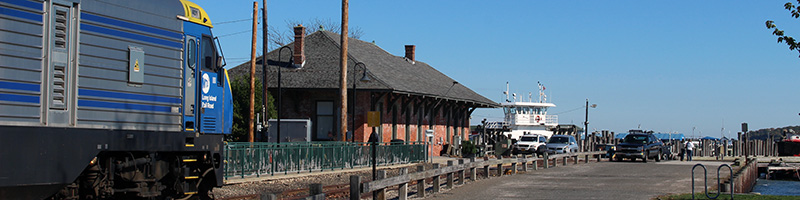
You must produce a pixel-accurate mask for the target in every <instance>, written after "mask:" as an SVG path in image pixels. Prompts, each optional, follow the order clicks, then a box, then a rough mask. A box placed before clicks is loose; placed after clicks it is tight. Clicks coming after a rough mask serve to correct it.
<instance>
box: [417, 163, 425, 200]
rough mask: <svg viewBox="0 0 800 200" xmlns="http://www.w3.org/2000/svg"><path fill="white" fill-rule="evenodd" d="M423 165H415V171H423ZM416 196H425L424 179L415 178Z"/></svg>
mask: <svg viewBox="0 0 800 200" xmlns="http://www.w3.org/2000/svg"><path fill="white" fill-rule="evenodd" d="M424 171H425V166H423V165H420V166H417V172H424ZM417 197H420V198H422V197H425V179H424V178H423V179H420V180H417Z"/></svg>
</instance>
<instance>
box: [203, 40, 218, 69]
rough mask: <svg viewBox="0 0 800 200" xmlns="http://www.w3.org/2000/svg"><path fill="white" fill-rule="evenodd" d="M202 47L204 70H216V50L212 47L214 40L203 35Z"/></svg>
mask: <svg viewBox="0 0 800 200" xmlns="http://www.w3.org/2000/svg"><path fill="white" fill-rule="evenodd" d="M201 45H202V46H201V47H200V48H202V53H203V54H202V56H203V57H201V59H202V62H203V63H202V64H203V70H204V71H216V68H217V67H216V65H217V62H216V58H217V52H216V49H214V42H213V41H212V40H211V37H208V36H203V40H202V41H201Z"/></svg>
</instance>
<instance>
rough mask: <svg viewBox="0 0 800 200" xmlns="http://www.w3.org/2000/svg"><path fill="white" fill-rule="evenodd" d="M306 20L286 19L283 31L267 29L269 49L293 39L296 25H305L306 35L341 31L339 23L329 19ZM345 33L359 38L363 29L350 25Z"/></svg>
mask: <svg viewBox="0 0 800 200" xmlns="http://www.w3.org/2000/svg"><path fill="white" fill-rule="evenodd" d="M307 22H308V23H305V22H304V21H302V20H289V21H286V26H287V27H288V29H281V30H283V31H279V30H278V29H276V28H270V29H269V40H270V44H269V45H270V49H275V48H278V47H281V46H283V45H286V44H289V43H290V42H292V41H294V32H293V30H294V29H293V27H295V26H297V25H303V26H305V27H306V35H309V34H311V33H314V32H317V31H320V30H326V31H330V32H334V33H341V24H339V23H337V22H333V21H331V19H319V18H314V19H312V20H310V21H307ZM347 33H348V35H349V36H350V38H353V39H359V38H361V36H364V31H362V30H361V28H360V27H357V26H355V27H354V26H351V27H350V30H347Z"/></svg>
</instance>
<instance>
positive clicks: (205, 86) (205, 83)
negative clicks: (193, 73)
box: [203, 73, 211, 94]
mask: <svg viewBox="0 0 800 200" xmlns="http://www.w3.org/2000/svg"><path fill="white" fill-rule="evenodd" d="M208 89H211V81H209V80H208V74H206V73H203V94H208Z"/></svg>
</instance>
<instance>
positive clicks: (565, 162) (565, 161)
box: [562, 156, 569, 166]
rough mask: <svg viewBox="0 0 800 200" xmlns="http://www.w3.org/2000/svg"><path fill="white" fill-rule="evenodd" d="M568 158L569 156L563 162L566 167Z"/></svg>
mask: <svg viewBox="0 0 800 200" xmlns="http://www.w3.org/2000/svg"><path fill="white" fill-rule="evenodd" d="M568 158H569V156H564V162H562V163H564V166H567V159H568Z"/></svg>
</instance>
